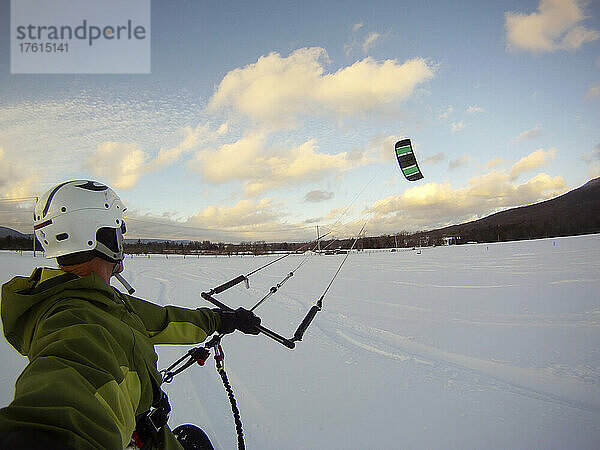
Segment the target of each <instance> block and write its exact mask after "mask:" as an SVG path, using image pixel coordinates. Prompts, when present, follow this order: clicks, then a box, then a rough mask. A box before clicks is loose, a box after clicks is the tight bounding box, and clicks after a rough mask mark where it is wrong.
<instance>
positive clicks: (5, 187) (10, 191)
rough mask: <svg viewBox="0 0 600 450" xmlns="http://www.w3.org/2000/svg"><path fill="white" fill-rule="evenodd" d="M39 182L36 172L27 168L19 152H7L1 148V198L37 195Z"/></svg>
mask: <svg viewBox="0 0 600 450" xmlns="http://www.w3.org/2000/svg"><path fill="white" fill-rule="evenodd" d="M37 182H38V180H37V177H36V174H35V171H34V172H33V173H32V171H31V169H30V168H27V167H25V166H24V165H23V164H22V163H21V161H20V155H19V153H18V152H14V153H12V152H7V151H6V150H5V149H4V148H3V147H0V197H3V198H22V197H30V196H34V195H36V192H35V191H34V186H35V185H36V184H37Z"/></svg>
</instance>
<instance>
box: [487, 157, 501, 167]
mask: <svg viewBox="0 0 600 450" xmlns="http://www.w3.org/2000/svg"><path fill="white" fill-rule="evenodd" d="M503 164H506V161H505V160H504V159H503V158H500V157H498V158H494V159H492V160H491V161H488V162H487V163H486V165H485V167H486V168H488V169H493V168H494V167H498V166H501V165H503Z"/></svg>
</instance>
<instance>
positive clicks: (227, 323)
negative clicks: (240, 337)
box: [216, 308, 260, 334]
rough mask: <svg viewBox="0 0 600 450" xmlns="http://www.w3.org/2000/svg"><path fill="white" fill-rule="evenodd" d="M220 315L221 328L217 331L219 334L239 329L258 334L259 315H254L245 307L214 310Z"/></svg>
mask: <svg viewBox="0 0 600 450" xmlns="http://www.w3.org/2000/svg"><path fill="white" fill-rule="evenodd" d="M216 311H217V312H218V313H219V315H220V316H221V328H219V329H218V330H217V331H218V332H219V333H221V334H227V333H233V332H234V331H235V330H240V331H241V332H242V333H246V334H258V333H259V331H258V328H257V327H258V325H260V317H257V316H255V315H254V313H253V312H252V311H249V310H247V309H245V308H238V309H236V310H235V311H223V310H222V309H217V310H216Z"/></svg>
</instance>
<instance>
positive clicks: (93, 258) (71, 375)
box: [0, 180, 260, 450]
mask: <svg viewBox="0 0 600 450" xmlns="http://www.w3.org/2000/svg"><path fill="white" fill-rule="evenodd" d="M124 211H125V207H124V205H123V203H122V202H121V200H120V199H119V197H118V196H117V194H116V193H115V192H114V191H113V190H112V189H110V188H109V187H107V186H105V185H103V184H101V183H97V182H94V181H87V180H78V181H69V182H66V183H62V184H60V185H58V186H56V187H54V188H53V189H51V190H49V191H48V192H47V193H46V194H45V195H44V196H43V197H41V199H40V200H39V201H38V202H37V204H36V206H35V212H34V230H35V234H36V237H37V238H38V240H39V241H40V242H41V244H42V246H43V247H44V250H45V252H46V257H48V258H57V262H58V265H59V267H60V268H59V269H51V268H38V269H36V270H34V272H33V273H32V275H31V276H30V277H29V278H26V277H15V278H13V279H12V280H11V281H9V282H8V283H6V284H5V285H3V286H2V297H1V298H2V303H1V317H2V324H3V328H4V334H5V336H6V339H7V340H8V341H9V342H10V343H11V345H13V347H15V348H16V349H17V351H19V352H20V353H21V354H23V355H25V356H27V357H28V359H29V364H28V365H27V367H26V368H25V369H24V370H23V372H22V374H21V375H20V377H19V378H18V380H17V382H16V385H15V396H14V400H13V402H12V403H11V404H10V405H9V406H8V407H6V408H3V409H1V410H0V448H1V449H8V448H27V449H37V448H39V449H44V450H47V449H122V448H124V447H127V446H128V445H129V444H130V443H131V441H132V435H133V433H134V431H136V440H137V445H138V446H143V448H164V449H181V448H182V446H181V445H180V444H179V443H178V441H177V440H176V439H175V437H174V435H173V434H172V433H171V431H170V430H169V428H168V427H167V426H166V413H167V412H168V409H169V407H168V403H166V401H165V400H166V396H165V395H164V393H163V392H162V391H161V389H160V384H161V376H160V374H159V372H158V370H157V367H156V363H157V359H158V357H157V355H156V353H155V351H154V345H155V344H195V343H198V342H202V341H204V340H205V339H206V337H207V336H209V335H211V334H213V333H214V332H218V333H231V332H233V331H234V330H235V329H238V330H241V331H242V332H244V333H250V334H258V329H257V326H258V325H259V324H260V319H259V318H258V317H256V316H255V315H254V314H253V313H252V312H250V311H248V310H245V309H242V308H240V309H238V310H236V311H234V312H229V311H228V312H225V311H220V310H211V309H208V308H199V309H196V310H190V309H186V308H179V307H175V306H165V307H163V306H158V305H155V304H153V303H150V302H147V301H144V300H141V299H139V298H135V297H133V296H130V295H126V294H123V293H121V292H119V291H118V290H117V289H115V288H113V287H111V286H110V278H111V277H112V276H113V275H115V274H117V273H120V272H121V271H122V270H123V234H124V233H125V231H126V230H125V224H124V222H123V212H124ZM155 408H158V412H162V413H164V414H162V416H163V420H162V421H161V420H160V419H157V417H158V416H160V415H161V414H158V415H156V416H154V417H153V422H154V425H156V426H157V428H159V430H158V431H156V428H154V427H153V426H152V425H151V424H150V422H148V412H149V411H150V410H151V409H152V411H155ZM156 422H159V423H156ZM161 422H162V423H161ZM149 424H150V425H149Z"/></svg>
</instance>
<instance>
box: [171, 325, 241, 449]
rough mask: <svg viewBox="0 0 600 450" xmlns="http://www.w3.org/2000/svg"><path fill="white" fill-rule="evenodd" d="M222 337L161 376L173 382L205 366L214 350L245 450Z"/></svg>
mask: <svg viewBox="0 0 600 450" xmlns="http://www.w3.org/2000/svg"><path fill="white" fill-rule="evenodd" d="M222 337H223V336H221V335H218V334H215V335H214V336H213V337H212V338H211V339H210V341H208V342H207V343H206V345H205V346H204V347H195V348H193V349H191V350H189V351H188V352H187V353H186V354H185V355H184V356H182V357H181V358H179V359H178V360H177V361H175V362H174V363H173V364H171V365H170V366H169V367H168V368H167V369H164V370H161V374H162V376H163V383H170V382H171V381H173V377H174V376H175V375H177V374H179V373H181V372H183V371H184V370H185V369H187V368H188V367H191V366H192V365H194V364H198V365H200V366H204V364H205V363H206V360H207V359H208V356H209V355H210V349H211V348H212V349H214V352H215V354H214V358H215V367H216V369H217V373H218V374H219V376H220V377H221V381H222V382H223V386H224V387H225V391H226V392H227V397H228V398H229V404H230V405H231V412H232V413H233V420H234V422H235V431H236V434H237V441H238V450H245V448H246V445H245V444H244V430H243V428H242V419H241V416H240V410H239V408H238V406H237V401H236V399H235V395H234V393H233V388H232V387H231V383H229V378H228V377H227V372H225V364H224V359H225V353H224V352H223V347H222V346H221V338H222ZM186 358H188V360H187V361H186V362H185V363H184V364H181V363H183V361H184V360H185V359H186ZM177 366H180V367H177Z"/></svg>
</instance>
